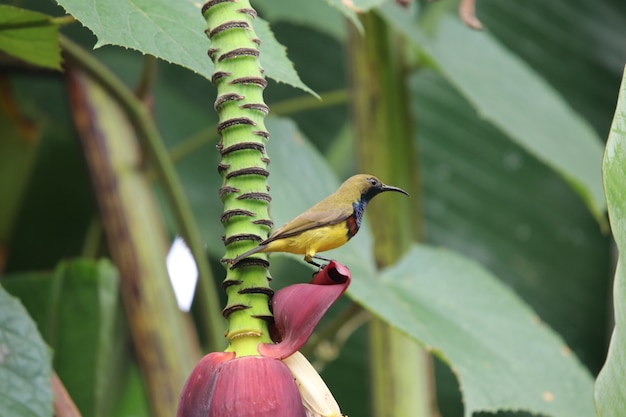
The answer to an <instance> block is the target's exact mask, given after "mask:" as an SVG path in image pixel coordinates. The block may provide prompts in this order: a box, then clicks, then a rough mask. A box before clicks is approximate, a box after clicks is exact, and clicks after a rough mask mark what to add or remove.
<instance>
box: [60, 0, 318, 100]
mask: <svg viewBox="0 0 626 417" xmlns="http://www.w3.org/2000/svg"><path fill="white" fill-rule="evenodd" d="M58 3H59V4H60V5H61V6H62V7H63V8H65V10H67V12H68V13H71V14H72V15H73V16H75V17H76V18H77V19H78V20H80V22H81V23H82V24H84V25H85V26H87V27H88V28H89V29H90V30H91V31H92V32H93V33H94V34H95V35H96V36H97V37H98V42H97V43H96V45H95V47H96V48H98V47H102V46H104V45H118V46H122V47H125V48H131V49H136V50H138V51H140V52H142V53H144V54H150V55H154V56H156V57H158V58H161V59H163V60H165V61H167V62H171V63H174V64H177V65H180V66H183V67H185V68H188V69H190V70H192V71H194V72H196V73H198V74H200V75H202V76H204V77H206V78H207V79H210V78H211V75H212V73H213V63H212V62H211V60H210V59H209V58H208V56H207V51H208V49H209V40H208V38H207V36H206V35H205V33H204V30H205V29H206V22H205V21H204V19H203V18H202V14H201V12H200V3H198V2H194V1H192V0H183V1H177V2H172V1H169V0H138V1H130V0H99V1H98V0H96V1H94V2H84V1H82V0H58ZM257 27H258V28H259V29H258V30H259V32H260V33H259V34H258V35H259V38H260V39H261V41H262V43H261V44H262V45H264V46H263V51H264V52H263V53H264V54H265V55H268V57H270V56H271V57H272V60H271V62H270V61H262V65H263V67H264V68H265V70H266V75H267V76H268V77H270V78H273V79H275V80H276V81H280V82H284V83H287V84H290V85H293V86H294V87H296V88H300V89H302V90H304V91H307V92H311V90H310V89H309V88H308V87H307V86H306V85H305V84H304V83H302V81H301V80H300V79H299V78H298V76H297V74H296V73H295V71H294V69H293V64H292V63H291V62H290V61H289V60H288V59H287V57H286V55H285V51H284V48H283V47H282V46H281V45H280V44H279V43H278V42H277V41H276V40H275V39H274V37H273V36H272V34H271V31H270V30H269V29H268V28H267V24H265V23H263V22H262V21H260V20H259V21H257V22H255V30H257Z"/></svg>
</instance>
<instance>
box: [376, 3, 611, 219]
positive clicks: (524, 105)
mask: <svg viewBox="0 0 626 417" xmlns="http://www.w3.org/2000/svg"><path fill="white" fill-rule="evenodd" d="M381 12H382V13H383V15H384V16H385V18H386V20H387V21H388V22H389V23H390V24H392V25H394V26H396V27H397V28H398V29H399V30H401V31H402V32H403V33H404V34H405V35H406V36H407V37H408V38H409V39H410V40H411V41H412V42H413V43H414V44H415V45H416V46H417V47H418V48H421V49H423V51H424V53H425V54H426V55H427V56H428V57H429V59H430V60H432V61H433V62H434V63H435V65H436V66H437V70H438V71H439V72H441V74H442V75H444V76H445V77H446V78H447V79H448V80H449V81H450V83H451V84H452V85H454V87H455V88H457V89H458V90H459V91H460V92H461V94H463V95H464V96H465V97H466V98H467V100H468V101H470V102H471V103H472V105H473V106H474V107H475V108H476V109H477V111H478V113H479V114H480V116H481V117H483V118H484V119H486V120H488V121H490V122H491V123H493V125H494V126H496V127H497V128H499V129H500V130H501V131H502V132H504V133H506V134H507V135H508V137H509V138H511V140H513V141H515V142H517V143H518V144H520V146H522V147H523V148H525V149H526V150H527V151H528V152H529V153H531V154H532V155H534V156H535V157H536V158H538V159H539V160H540V161H542V162H543V163H545V164H546V165H548V166H550V167H551V168H552V169H554V170H555V171H556V172H557V173H559V175H561V176H562V177H563V178H564V179H565V180H566V181H567V182H568V183H569V184H570V186H571V187H572V188H573V189H574V190H575V191H576V192H577V193H578V194H580V196H581V197H582V199H583V200H584V201H585V203H586V204H587V206H588V207H589V210H590V211H591V212H592V213H593V215H594V216H595V217H596V219H597V220H598V221H599V222H600V223H602V224H604V222H605V218H604V210H605V207H606V204H605V201H604V196H603V194H602V181H601V177H600V171H599V166H600V160H601V158H602V145H601V141H600V140H599V138H598V136H597V135H596V133H595V132H594V131H593V129H592V128H591V126H590V125H589V124H588V123H587V122H586V121H585V120H584V119H583V118H582V117H580V116H579V115H578V114H576V113H575V112H574V111H573V110H572V109H571V108H570V107H569V106H568V104H567V103H566V102H565V101H564V100H563V99H562V98H561V97H560V96H559V94H558V93H557V92H556V91H555V90H554V89H553V88H552V87H551V86H550V85H549V84H548V83H546V82H545V81H544V80H543V79H541V78H540V77H538V76H537V75H536V74H535V72H534V71H533V70H532V69H531V68H530V67H529V66H528V65H527V64H525V63H524V62H523V61H522V60H520V59H519V58H517V57H516V56H515V55H513V54H511V53H510V52H509V51H507V50H506V49H505V48H503V47H502V46H501V45H500V44H498V42H497V41H495V39H493V37H492V36H491V35H489V33H486V32H477V31H473V30H471V29H469V28H467V27H465V26H464V25H463V24H462V23H461V22H460V21H459V20H458V19H457V18H455V17H450V16H448V15H443V16H442V17H441V18H440V19H438V20H437V21H436V24H435V25H434V26H435V27H434V28H433V29H432V31H433V33H432V34H431V35H426V33H425V32H423V31H422V30H421V29H420V28H419V27H418V26H417V24H416V23H415V21H414V19H412V18H411V16H410V15H409V14H407V13H403V12H402V11H401V10H400V9H399V8H397V7H391V6H387V7H384V8H382V9H381Z"/></svg>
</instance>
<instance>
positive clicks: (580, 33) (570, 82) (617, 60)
mask: <svg viewBox="0 0 626 417" xmlns="http://www.w3.org/2000/svg"><path fill="white" fill-rule="evenodd" d="M477 13H478V15H479V17H480V19H481V21H482V22H483V24H484V25H485V28H486V30H487V31H489V33H491V34H493V36H495V37H496V38H497V39H498V40H499V41H500V42H502V44H503V45H504V46H505V47H507V48H508V49H509V50H510V51H512V52H513V53H515V54H516V55H518V56H519V57H520V58H521V59H523V60H524V61H525V62H526V63H528V64H529V65H530V66H531V67H532V68H533V69H534V70H535V71H537V73H538V74H540V75H541V76H542V77H543V78H544V79H545V80H546V81H548V82H549V83H550V84H551V85H552V86H554V87H555V88H556V89H557V90H558V91H559V92H560V94H561V95H562V96H563V98H565V100H566V101H567V102H568V103H570V105H571V106H572V107H573V108H574V110H576V111H577V112H579V113H580V114H581V115H583V116H584V117H585V118H586V119H587V120H588V121H589V122H590V123H591V124H592V125H593V126H594V127H595V130H596V132H598V134H599V135H600V136H601V137H602V139H606V132H608V129H609V126H610V125H611V118H612V116H613V111H614V110H615V90H617V88H618V87H619V84H620V80H621V77H622V70H623V67H624V57H625V56H626V51H625V49H624V42H622V39H624V38H626V25H624V19H625V18H626V2H624V1H621V0H607V1H603V2H602V3H598V2H597V1H596V0H577V1H575V2H572V1H563V0H558V1H543V0H526V1H523V2H502V1H500V0H480V1H478V2H477Z"/></svg>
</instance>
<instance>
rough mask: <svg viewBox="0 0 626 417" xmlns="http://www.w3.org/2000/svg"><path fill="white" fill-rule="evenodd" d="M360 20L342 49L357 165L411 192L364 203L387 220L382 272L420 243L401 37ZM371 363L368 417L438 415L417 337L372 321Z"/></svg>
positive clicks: (380, 249)
mask: <svg viewBox="0 0 626 417" xmlns="http://www.w3.org/2000/svg"><path fill="white" fill-rule="evenodd" d="M361 22H362V23H363V27H364V28H365V34H364V35H363V34H361V33H358V32H357V31H356V30H355V29H351V30H350V38H349V42H350V44H349V46H348V48H347V49H348V51H349V54H350V55H349V62H350V66H351V68H350V77H351V78H350V80H351V88H352V95H351V97H352V103H351V104H352V114H353V116H354V125H355V137H356V138H357V139H356V148H357V149H356V153H357V155H358V163H359V166H360V167H361V170H363V171H367V172H372V173H373V174H375V175H379V176H380V178H381V179H382V180H383V181H384V182H386V183H388V184H393V185H396V186H400V187H402V188H404V189H406V190H409V192H410V194H411V198H410V199H405V200H398V199H396V200H393V199H391V198H387V199H380V200H376V201H373V202H372V203H371V205H370V206H368V212H369V214H370V215H371V216H373V217H376V218H379V219H387V224H386V225H385V227H380V228H376V229H374V230H373V232H374V237H375V240H376V245H375V251H374V252H375V253H374V256H375V258H376V263H377V264H378V266H379V267H382V266H386V265H390V264H392V263H394V262H396V261H397V260H398V258H399V257H400V256H401V255H402V253H403V252H405V251H406V250H407V249H408V248H409V246H410V245H411V242H412V241H413V240H414V239H421V238H422V216H421V211H420V206H419V200H420V199H419V195H420V193H419V188H418V180H417V173H418V169H417V162H416V159H417V158H416V150H415V149H414V148H413V145H412V143H413V142H412V138H413V135H412V129H411V122H410V118H409V112H408V108H409V106H408V100H407V96H406V90H407V87H406V84H405V79H404V66H403V63H404V59H403V49H402V40H401V39H399V38H398V37H397V36H395V34H394V33H392V32H391V31H390V29H389V27H388V26H386V25H385V24H384V22H383V21H382V19H381V18H380V17H379V16H377V15H376V14H374V13H372V12H370V13H366V14H363V15H361ZM391 213H393V215H392V214H391ZM370 364H371V376H372V385H371V390H372V399H373V404H372V405H373V411H372V415H375V416H394V417H404V416H409V415H410V416H413V417H430V416H433V415H437V410H436V406H435V403H434V401H433V400H434V388H433V387H434V380H433V376H432V359H431V357H430V356H429V355H428V354H427V353H426V352H424V351H423V350H422V349H421V348H420V347H419V346H418V345H417V343H416V342H415V341H414V340H412V339H410V338H408V337H407V336H405V335H403V334H401V333H399V332H398V331H396V330H394V329H392V328H391V327H390V326H389V325H388V324H386V323H384V322H382V321H380V320H378V319H373V320H372V322H371V324H370Z"/></svg>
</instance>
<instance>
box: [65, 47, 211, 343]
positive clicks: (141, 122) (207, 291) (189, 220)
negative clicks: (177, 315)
mask: <svg viewBox="0 0 626 417" xmlns="http://www.w3.org/2000/svg"><path fill="white" fill-rule="evenodd" d="M60 44H61V47H62V48H63V50H64V51H65V54H66V57H67V59H69V60H71V61H72V62H73V63H74V64H75V65H78V66H79V67H80V68H82V69H83V70H85V71H86V72H87V73H88V74H90V75H91V76H92V77H93V78H94V79H95V80H97V81H98V82H99V83H100V84H101V85H102V86H103V87H104V88H105V89H106V90H108V91H109V92H110V93H111V94H112V96H113V97H114V98H115V99H116V100H117V101H118V102H119V104H120V105H121V106H122V108H123V109H124V110H125V111H126V113H127V115H128V116H129V118H130V119H131V121H132V123H133V124H134V126H135V128H136V129H137V131H138V133H139V138H140V139H141V140H142V142H143V145H144V146H145V148H146V149H148V150H149V152H150V153H151V156H152V159H153V162H154V165H155V167H156V169H157V172H158V174H159V178H160V180H161V182H162V184H163V187H164V189H165V192H166V195H167V197H168V202H169V204H170V206H171V209H172V212H173V213H174V217H175V218H176V222H177V224H178V227H179V229H180V231H181V235H182V236H183V238H184V239H185V241H186V242H187V245H188V246H189V249H190V250H191V253H192V254H193V257H194V258H195V261H196V264H197V266H198V278H199V280H198V294H197V297H198V299H199V301H200V307H201V310H202V315H201V316H202V319H203V320H204V322H203V325H204V328H205V332H206V334H207V335H208V341H207V345H208V347H209V349H211V350H218V349H219V348H220V346H221V344H222V343H221V340H222V332H223V322H222V320H221V318H220V315H219V309H218V306H219V302H218V296H217V292H216V290H215V287H214V279H213V276H212V274H211V270H210V268H209V264H208V261H207V259H206V255H205V250H204V243H203V241H202V238H201V236H200V232H199V228H198V226H197V224H196V221H195V218H194V217H193V213H192V212H191V208H190V207H189V203H188V201H187V198H186V196H185V193H184V191H183V188H182V185H181V183H180V180H179V179H178V175H177V174H176V170H175V169H174V166H173V165H172V163H171V160H170V159H169V155H168V153H167V150H166V148H165V146H164V145H163V140H162V139H161V136H160V134H159V132H158V130H157V129H156V126H155V125H154V122H153V121H152V118H151V117H150V114H149V113H148V111H147V109H146V108H145V106H144V105H143V104H142V103H141V102H140V101H139V100H138V99H137V97H135V95H134V94H133V93H132V92H131V91H130V90H129V89H128V88H127V87H126V86H125V85H124V83H123V82H122V81H121V80H120V79H119V78H117V77H116V76H115V75H114V74H113V73H112V72H111V71H109V70H108V69H107V68H106V67H104V66H103V65H102V64H101V63H100V62H99V61H98V60H97V59H95V58H94V57H93V56H91V55H90V54H89V53H87V52H86V51H84V50H83V49H82V48H81V47H80V46H78V45H76V44H75V43H74V42H72V41H71V40H69V39H68V38H66V37H64V36H60Z"/></svg>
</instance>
